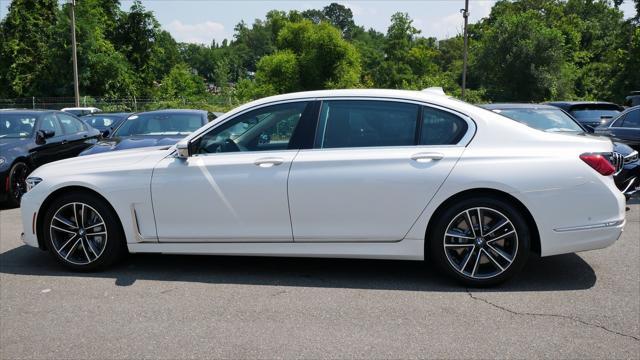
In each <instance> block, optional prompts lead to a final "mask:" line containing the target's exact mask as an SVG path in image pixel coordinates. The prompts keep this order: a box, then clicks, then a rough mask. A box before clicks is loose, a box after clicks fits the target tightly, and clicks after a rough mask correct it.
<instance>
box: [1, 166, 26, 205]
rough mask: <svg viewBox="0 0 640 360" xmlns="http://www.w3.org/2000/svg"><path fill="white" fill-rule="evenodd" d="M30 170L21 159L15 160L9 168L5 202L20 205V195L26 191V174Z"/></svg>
mask: <svg viewBox="0 0 640 360" xmlns="http://www.w3.org/2000/svg"><path fill="white" fill-rule="evenodd" d="M30 172H31V169H29V166H28V165H27V164H25V163H24V162H22V161H16V162H15V163H14V164H13V165H12V166H11V170H9V193H8V194H7V203H8V204H9V206H15V207H19V206H20V200H22V195H24V193H25V192H27V183H26V180H27V176H28V175H29V173H30Z"/></svg>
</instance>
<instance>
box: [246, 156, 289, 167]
mask: <svg viewBox="0 0 640 360" xmlns="http://www.w3.org/2000/svg"><path fill="white" fill-rule="evenodd" d="M283 162H284V159H281V158H277V157H266V158H261V159H258V160H256V161H254V162H253V163H254V164H255V165H257V166H260V167H262V168H269V167H272V166H276V165H280V164H282V163H283Z"/></svg>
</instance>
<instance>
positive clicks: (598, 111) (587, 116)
mask: <svg viewBox="0 0 640 360" xmlns="http://www.w3.org/2000/svg"><path fill="white" fill-rule="evenodd" d="M569 112H570V113H571V115H573V117H575V118H576V119H578V120H580V121H590V122H598V121H600V120H602V119H603V118H605V119H606V118H613V117H616V116H617V115H618V114H620V111H619V110H618V109H617V108H615V107H607V106H605V107H580V108H572V109H571V111H569Z"/></svg>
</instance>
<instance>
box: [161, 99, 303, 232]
mask: <svg viewBox="0 0 640 360" xmlns="http://www.w3.org/2000/svg"><path fill="white" fill-rule="evenodd" d="M309 104H311V103H308V102H293V103H285V104H279V105H272V106H266V107H262V108H259V109H256V110H252V111H249V112H245V113H243V114H240V115H238V116H237V117H235V118H232V119H230V120H228V121H225V122H223V123H222V124H220V125H218V126H216V127H215V128H213V129H211V130H209V131H208V132H207V133H205V134H203V135H202V136H201V137H199V138H196V139H194V140H193V141H192V143H191V144H190V149H191V152H192V155H191V156H190V157H189V158H187V159H180V158H177V157H173V156H172V157H168V158H166V159H164V160H162V161H161V162H160V163H159V164H158V165H157V166H156V168H155V169H154V173H153V177H152V181H151V191H152V201H153V209H154V213H155V219H156V227H157V231H158V239H159V241H160V242H198V241H200V242H216V241H220V242H236V241H237V242H241V241H246V242H257V241H292V234H291V220H290V217H289V204H288V199H287V177H288V174H289V169H290V166H291V162H292V160H293V159H294V157H295V156H296V154H297V153H298V147H297V146H296V145H294V144H293V140H292V139H294V138H295V136H294V132H295V129H296V127H297V126H298V124H299V123H301V117H302V115H303V113H304V111H305V108H307V105H309ZM309 107H311V106H310V105H309Z"/></svg>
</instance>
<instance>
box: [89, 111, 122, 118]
mask: <svg viewBox="0 0 640 360" xmlns="http://www.w3.org/2000/svg"><path fill="white" fill-rule="evenodd" d="M131 114H133V113H131V112H97V113H91V114H86V115H82V117H93V116H129V115H131Z"/></svg>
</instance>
